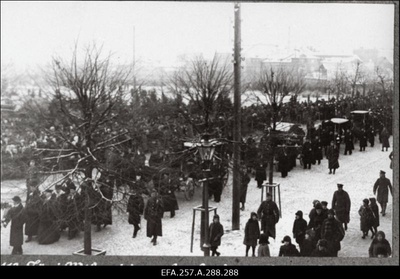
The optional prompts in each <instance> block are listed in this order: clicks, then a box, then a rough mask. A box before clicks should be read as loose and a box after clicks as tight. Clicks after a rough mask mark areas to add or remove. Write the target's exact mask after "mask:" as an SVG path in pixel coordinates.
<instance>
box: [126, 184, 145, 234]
mask: <svg viewBox="0 0 400 279" xmlns="http://www.w3.org/2000/svg"><path fill="white" fill-rule="evenodd" d="M143 210H144V200H143V197H142V196H141V195H140V194H139V193H138V190H137V189H132V191H131V195H129V200H128V205H127V208H126V212H128V214H129V216H128V223H129V224H130V225H133V228H134V229H133V236H132V237H133V238H135V237H136V235H137V233H138V231H139V230H140V215H142V214H143Z"/></svg>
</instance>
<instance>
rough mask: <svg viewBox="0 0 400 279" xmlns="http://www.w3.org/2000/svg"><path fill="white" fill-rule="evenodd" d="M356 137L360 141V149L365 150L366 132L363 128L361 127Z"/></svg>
mask: <svg viewBox="0 0 400 279" xmlns="http://www.w3.org/2000/svg"><path fill="white" fill-rule="evenodd" d="M358 139H359V141H360V151H365V147H367V132H366V131H365V129H361V132H360V135H359V138H358Z"/></svg>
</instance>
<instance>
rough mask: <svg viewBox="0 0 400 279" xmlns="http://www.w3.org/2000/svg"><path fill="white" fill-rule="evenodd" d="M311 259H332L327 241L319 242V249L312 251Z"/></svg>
mask: <svg viewBox="0 0 400 279" xmlns="http://www.w3.org/2000/svg"><path fill="white" fill-rule="evenodd" d="M310 256H311V257H318V258H320V257H330V253H329V251H328V241H327V240H326V239H320V240H318V244H317V247H316V248H315V249H314V250H313V251H312V253H311V255H310Z"/></svg>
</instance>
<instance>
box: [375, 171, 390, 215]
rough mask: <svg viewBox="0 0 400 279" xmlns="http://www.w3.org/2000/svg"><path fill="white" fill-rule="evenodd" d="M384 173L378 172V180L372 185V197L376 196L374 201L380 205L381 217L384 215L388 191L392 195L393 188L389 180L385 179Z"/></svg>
mask: <svg viewBox="0 0 400 279" xmlns="http://www.w3.org/2000/svg"><path fill="white" fill-rule="evenodd" d="M385 174H386V172H384V171H383V170H381V171H380V174H379V178H378V179H377V180H376V182H375V184H374V189H373V192H374V195H375V194H376V195H377V196H376V200H377V201H378V203H379V204H380V205H381V208H382V211H381V213H382V216H385V215H386V206H387V203H388V200H389V199H388V198H389V190H390V194H391V195H393V187H392V184H391V183H390V180H389V179H388V178H386V177H385Z"/></svg>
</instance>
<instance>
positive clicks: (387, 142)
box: [381, 127, 390, 151]
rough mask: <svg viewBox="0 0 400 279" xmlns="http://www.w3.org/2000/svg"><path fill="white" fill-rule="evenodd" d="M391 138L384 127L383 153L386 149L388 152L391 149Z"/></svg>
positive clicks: (382, 136) (382, 137)
mask: <svg viewBox="0 0 400 279" xmlns="http://www.w3.org/2000/svg"><path fill="white" fill-rule="evenodd" d="M389 137H390V134H389V132H388V130H387V129H386V127H383V129H382V132H381V141H382V151H383V149H384V148H386V151H388V148H389V147H390V144H389Z"/></svg>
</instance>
